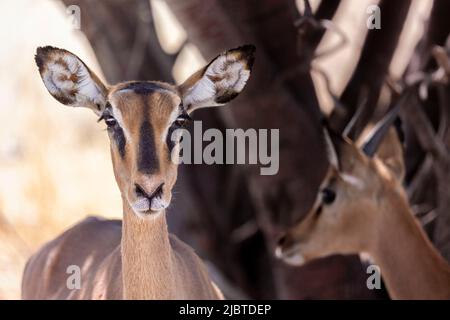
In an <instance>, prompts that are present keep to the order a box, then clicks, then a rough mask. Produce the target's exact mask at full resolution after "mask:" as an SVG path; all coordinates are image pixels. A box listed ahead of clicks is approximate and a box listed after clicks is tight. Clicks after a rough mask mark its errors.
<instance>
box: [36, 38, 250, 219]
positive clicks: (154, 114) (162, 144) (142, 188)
mask: <svg viewBox="0 0 450 320" xmlns="http://www.w3.org/2000/svg"><path fill="white" fill-rule="evenodd" d="M254 50H255V48H254V47H253V46H243V47H240V48H237V49H233V50H229V51H227V52H224V53H222V54H221V55H219V56H217V57H216V58H215V59H213V60H212V61H211V62H210V63H209V64H208V65H207V66H206V67H204V68H203V69H201V70H199V71H198V72H196V73H195V74H193V75H192V76H191V77H190V78H189V79H188V80H186V82H184V83H183V84H181V85H180V86H175V85H170V84H167V83H162V82H154V81H153V82H152V81H133V82H124V83H119V84H117V85H114V86H107V85H104V84H103V83H102V82H101V81H100V80H99V78H98V77H97V76H96V75H95V74H94V73H93V72H92V71H90V70H89V68H88V67H87V66H86V65H85V64H84V63H83V62H82V61H81V60H80V59H79V58H78V57H77V56H75V55H74V54H72V53H70V52H68V51H66V50H63V49H58V48H53V47H44V48H38V50H37V53H36V63H37V65H38V67H39V72H40V74H41V77H42V80H43V81H44V84H45V86H46V87H47V89H48V91H49V92H50V94H52V96H53V97H55V98H56V99H57V100H58V101H60V102H61V103H63V104H65V105H69V106H73V107H87V108H90V109H92V110H93V111H94V112H95V113H96V114H97V116H98V117H99V121H104V122H105V124H106V126H107V131H108V135H109V138H110V143H111V157H112V161H113V168H114V175H115V178H116V181H117V183H118V185H119V188H120V191H121V193H122V197H123V198H124V200H126V202H127V203H128V205H129V206H130V207H131V208H132V209H133V211H134V212H135V213H136V214H137V215H138V216H140V217H147V216H150V215H151V214H154V213H158V212H161V211H162V210H164V209H165V208H167V207H168V206H169V204H170V201H171V197H172V194H171V191H172V188H173V186H174V184H175V181H176V178H177V165H176V164H175V163H178V161H176V160H177V159H176V157H177V155H178V153H179V152H178V151H179V150H178V149H179V140H178V141H172V139H171V137H172V133H173V132H174V131H175V130H176V129H178V128H181V127H183V126H184V125H185V124H186V123H187V122H188V121H189V120H190V114H191V113H192V111H194V110H195V109H198V108H203V107H210V106H220V105H224V104H225V103H227V102H228V101H230V100H232V99H233V98H235V97H236V96H237V95H238V94H239V93H240V92H241V91H242V89H243V88H244V86H245V84H246V82H247V80H248V78H249V77H250V72H251V67H252V64H253V59H254V58H253V54H254ZM179 138H181V137H179ZM173 157H175V159H174V158H173Z"/></svg>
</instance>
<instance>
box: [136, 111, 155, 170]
mask: <svg viewBox="0 0 450 320" xmlns="http://www.w3.org/2000/svg"><path fill="white" fill-rule="evenodd" d="M137 165H138V170H139V171H141V172H145V173H153V172H155V171H157V170H158V169H159V161H158V157H157V156H156V149H155V136H154V134H153V128H152V127H151V125H150V122H149V121H148V120H145V121H143V122H142V125H141V129H140V136H139V155H138V163H137Z"/></svg>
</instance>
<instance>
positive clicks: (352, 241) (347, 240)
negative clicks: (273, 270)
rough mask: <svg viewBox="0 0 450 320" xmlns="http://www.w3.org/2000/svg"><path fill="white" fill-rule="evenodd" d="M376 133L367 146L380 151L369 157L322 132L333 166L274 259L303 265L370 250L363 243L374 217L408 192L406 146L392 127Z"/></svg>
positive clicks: (369, 234) (373, 228) (373, 226)
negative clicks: (404, 179) (405, 188)
mask: <svg viewBox="0 0 450 320" xmlns="http://www.w3.org/2000/svg"><path fill="white" fill-rule="evenodd" d="M383 130H384V131H385V132H381V134H382V137H383V139H384V140H383V141H382V143H380V142H381V137H380V132H378V133H376V132H375V133H374V134H373V135H372V137H377V139H378V140H379V142H378V145H375V146H374V145H373V143H372V142H371V140H370V138H369V140H368V141H367V142H366V144H365V145H368V144H369V145H371V146H372V149H373V148H374V149H375V150H377V149H378V151H377V152H378V153H377V157H374V158H371V156H372V155H373V153H374V150H372V151H371V155H369V156H368V155H366V154H365V153H364V152H363V150H361V149H359V148H358V147H357V146H356V145H355V144H354V143H352V142H351V141H349V140H347V139H346V138H343V137H341V136H340V135H337V134H333V133H332V132H330V131H329V130H328V129H327V128H324V136H325V142H326V145H327V151H328V152H327V154H328V157H329V162H330V166H329V169H328V172H327V174H326V176H325V178H324V180H323V182H322V184H321V185H320V187H319V191H318V194H317V198H316V201H315V203H314V205H313V207H312V208H311V210H310V211H309V212H308V214H306V216H305V218H304V219H303V220H302V221H300V222H299V223H298V224H296V225H294V226H293V227H292V228H291V229H289V230H288V231H287V232H286V233H285V234H284V235H283V236H282V237H281V238H280V239H279V241H278V245H277V248H276V251H275V255H276V256H277V257H278V258H280V259H282V260H284V261H285V262H286V263H288V264H291V265H296V266H299V265H302V264H304V263H305V262H308V261H310V260H312V259H315V258H320V257H325V256H328V255H331V254H351V253H358V252H365V251H367V250H368V248H367V242H368V241H366V240H365V239H370V237H375V235H376V234H377V233H376V228H378V226H377V225H376V223H375V221H377V219H375V218H376V215H377V213H378V212H379V211H380V208H381V206H382V205H383V199H386V198H385V197H386V196H389V194H396V197H398V194H401V195H403V196H404V191H403V188H402V185H401V180H402V177H403V173H404V165H403V160H402V157H403V155H402V148H401V144H400V141H399V140H398V137H397V133H396V132H395V130H394V128H390V129H389V126H383Z"/></svg>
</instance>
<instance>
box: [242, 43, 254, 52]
mask: <svg viewBox="0 0 450 320" xmlns="http://www.w3.org/2000/svg"><path fill="white" fill-rule="evenodd" d="M238 49H239V50H241V51H244V52H245V53H247V54H254V53H255V51H256V47H255V46H254V45H253V44H244V45H243V46H241V47H239V48H238Z"/></svg>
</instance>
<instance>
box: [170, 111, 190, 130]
mask: <svg viewBox="0 0 450 320" xmlns="http://www.w3.org/2000/svg"><path fill="white" fill-rule="evenodd" d="M190 121H192V118H191V117H190V116H189V115H188V114H187V113H183V114H180V115H179V116H178V118H177V119H176V120H175V122H174V124H175V125H176V126H177V127H184V126H186V124H187V123H189V122H190Z"/></svg>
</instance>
